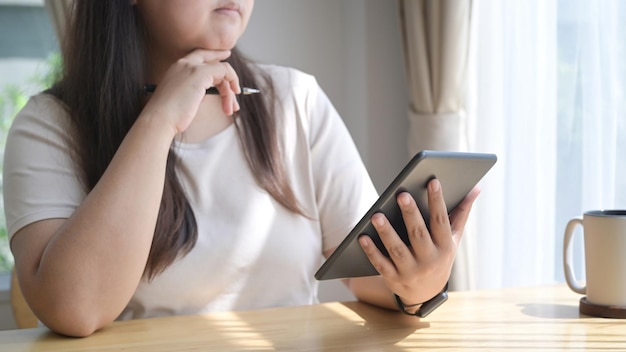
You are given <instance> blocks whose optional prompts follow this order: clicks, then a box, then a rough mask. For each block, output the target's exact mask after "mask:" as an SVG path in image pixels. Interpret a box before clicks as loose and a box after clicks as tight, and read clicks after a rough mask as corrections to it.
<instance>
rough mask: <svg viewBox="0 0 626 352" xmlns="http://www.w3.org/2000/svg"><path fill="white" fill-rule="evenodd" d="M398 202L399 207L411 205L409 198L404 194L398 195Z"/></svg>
mask: <svg viewBox="0 0 626 352" xmlns="http://www.w3.org/2000/svg"><path fill="white" fill-rule="evenodd" d="M398 201H399V202H400V205H409V204H411V198H409V194H408V193H406V192H404V193H400V196H399V197H398Z"/></svg>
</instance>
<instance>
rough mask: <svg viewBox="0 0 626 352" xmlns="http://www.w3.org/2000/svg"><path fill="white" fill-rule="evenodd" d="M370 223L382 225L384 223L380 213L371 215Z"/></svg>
mask: <svg viewBox="0 0 626 352" xmlns="http://www.w3.org/2000/svg"><path fill="white" fill-rule="evenodd" d="M372 223H373V224H374V225H376V226H382V225H383V224H384V223H385V220H384V219H383V215H382V214H380V213H378V214H374V215H372Z"/></svg>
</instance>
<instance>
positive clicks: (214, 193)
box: [4, 66, 377, 319]
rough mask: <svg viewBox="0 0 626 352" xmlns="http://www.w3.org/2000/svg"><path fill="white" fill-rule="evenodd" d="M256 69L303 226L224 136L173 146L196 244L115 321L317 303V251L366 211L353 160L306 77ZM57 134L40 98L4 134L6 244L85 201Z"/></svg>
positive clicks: (56, 110) (60, 128)
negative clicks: (272, 92) (271, 103)
mask: <svg viewBox="0 0 626 352" xmlns="http://www.w3.org/2000/svg"><path fill="white" fill-rule="evenodd" d="M262 69H263V70H266V72H268V73H269V74H270V75H271V77H272V78H273V81H274V85H275V87H276V93H277V97H278V103H277V104H278V109H277V110H276V111H277V114H279V116H278V119H279V121H280V126H281V130H280V131H279V133H278V138H280V139H281V141H282V143H283V145H284V149H285V150H284V157H285V158H286V165H287V172H288V174H289V180H290V182H291V185H292V187H293V190H294V192H295V195H296V197H297V199H298V201H299V202H300V204H301V205H302V206H303V208H304V210H305V212H306V213H307V214H308V215H310V216H311V219H309V218H306V217H303V216H300V215H296V214H293V213H291V212H289V211H288V210H286V209H285V208H283V207H282V206H281V205H280V204H279V203H278V202H276V201H275V200H274V199H273V198H272V197H271V196H270V195H269V194H268V193H267V192H266V191H265V190H264V189H262V188H260V187H259V186H258V184H257V183H256V182H255V179H254V176H253V174H252V172H251V170H250V168H249V167H248V164H247V162H246V159H245V156H244V154H243V152H242V149H241V145H240V142H239V139H238V137H237V133H236V130H235V126H234V125H231V126H229V127H228V128H226V129H225V130H224V131H222V132H220V133H219V134H217V135H215V136H214V137H211V138H210V139H208V140H206V141H204V142H202V143H199V144H185V143H175V144H174V145H173V148H175V150H176V152H177V154H178V155H179V157H180V162H179V168H178V170H177V171H178V175H179V178H180V180H181V183H182V185H183V187H184V189H185V191H186V194H187V196H188V199H189V201H190V204H191V207H192V208H193V211H194V214H195V217H196V220H197V224H198V241H197V244H196V246H195V247H194V248H193V249H192V250H191V252H190V253H189V254H188V255H186V256H185V257H183V258H180V259H178V260H177V261H176V262H174V263H173V264H172V265H171V266H169V267H168V268H167V269H166V270H165V271H164V272H163V273H162V274H160V275H158V276H157V277H156V278H154V279H153V280H152V281H150V282H148V281H146V280H143V281H142V282H141V283H140V285H139V287H138V288H137V291H136V293H135V295H134V296H133V297H132V299H131V301H130V302H129V304H128V306H127V308H126V309H125V310H124V312H123V313H122V314H121V316H120V319H132V318H145V317H154V316H163V315H173V314H193V313H203V312H211V311H226V310H244V309H257V308H264V307H274V306H288V305H303V304H312V303H316V302H317V282H316V280H315V278H314V277H313V275H314V273H315V271H316V270H317V269H318V267H319V266H320V264H321V262H322V260H323V259H322V252H323V251H325V250H328V249H331V248H334V247H336V246H337V245H338V244H339V243H340V242H341V240H342V239H343V238H344V237H345V236H346V235H347V234H348V232H349V230H350V229H351V228H352V227H353V226H354V225H355V224H356V222H357V221H358V220H359V219H360V218H361V217H362V216H363V214H365V212H366V211H367V209H368V208H369V207H370V206H371V204H373V202H374V201H375V199H376V197H377V194H376V191H375V189H374V186H373V185H372V182H371V180H370V178H369V176H368V174H367V171H366V169H365V167H364V165H363V162H362V160H361V158H360V156H359V154H358V151H357V149H356V147H355V145H354V143H353V141H352V139H351V137H350V135H349V133H348V131H347V129H346V127H345V125H344V123H343V121H342V120H341V118H340V116H339V115H338V114H337V112H336V110H335V109H334V107H333V106H332V104H331V102H330V101H329V99H328V98H327V96H326V95H325V94H324V93H323V91H322V90H321V88H320V87H319V85H318V84H317V82H316V80H315V78H314V77H312V76H310V75H307V74H304V73H302V72H299V71H297V70H294V69H289V68H284V67H279V66H262ZM68 124H69V122H68V119H67V113H66V111H65V110H64V108H63V105H62V104H61V103H60V102H59V101H58V100H56V99H55V98H54V97H52V96H50V95H45V94H41V95H37V96H34V97H32V98H31V99H30V101H29V102H28V104H27V105H26V107H25V108H24V109H23V110H22V111H21V112H20V114H19V115H18V117H17V118H16V120H15V122H14V124H13V126H12V127H11V130H10V133H9V137H8V141H7V147H6V152H5V160H4V202H5V213H6V219H7V227H8V229H9V236H13V235H14V234H15V232H16V231H18V230H19V229H20V228H22V227H23V226H25V225H28V224H30V223H33V222H35V221H39V220H43V219H50V218H68V217H69V216H70V215H71V214H72V213H73V212H74V211H75V209H76V208H77V207H78V206H79V205H80V203H81V202H82V200H83V199H84V198H85V193H84V190H83V187H82V186H81V182H80V180H79V176H78V175H79V173H77V172H76V169H75V166H74V163H73V162H72V160H71V155H70V153H69V150H70V149H69V146H68V142H67V138H68V135H67V133H68V132H67V131H68V130H69V128H68ZM129 235H132V234H129Z"/></svg>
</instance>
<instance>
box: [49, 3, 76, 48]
mask: <svg viewBox="0 0 626 352" xmlns="http://www.w3.org/2000/svg"><path fill="white" fill-rule="evenodd" d="M73 1H74V0H45V1H44V4H45V6H46V10H48V15H49V16H50V21H51V22H52V25H53V26H54V30H55V31H56V34H57V38H58V39H59V43H62V41H63V37H64V36H65V27H66V23H67V19H68V17H69V13H70V11H71V8H72V2H73Z"/></svg>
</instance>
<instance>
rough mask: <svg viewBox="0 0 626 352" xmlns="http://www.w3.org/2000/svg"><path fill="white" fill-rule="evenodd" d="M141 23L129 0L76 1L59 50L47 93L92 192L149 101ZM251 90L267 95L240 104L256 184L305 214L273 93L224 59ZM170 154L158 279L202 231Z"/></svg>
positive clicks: (157, 236) (154, 267)
mask: <svg viewBox="0 0 626 352" xmlns="http://www.w3.org/2000/svg"><path fill="white" fill-rule="evenodd" d="M140 22H141V20H140V18H139V16H138V14H137V12H136V9H135V6H131V5H130V2H129V1H128V0H115V1H113V0H107V1H75V5H74V7H73V9H72V13H71V16H70V23H69V26H68V30H67V31H66V36H65V38H64V41H63V45H62V53H63V67H64V69H63V76H62V78H61V80H60V81H59V82H58V83H57V84H56V85H55V86H54V87H53V88H52V89H51V90H50V93H51V94H53V95H55V96H57V97H58V98H59V99H60V100H61V101H63V102H64V103H65V104H66V105H67V107H68V110H69V117H70V120H71V122H72V125H73V128H74V130H73V134H72V136H73V140H72V146H73V148H72V150H73V153H74V154H75V161H76V167H77V169H78V170H79V172H80V175H81V177H82V180H83V182H84V185H85V188H86V190H87V191H90V190H91V189H93V188H94V186H95V185H96V183H97V182H98V180H99V179H100V177H101V176H102V174H103V173H104V171H105V170H106V168H107V167H108V165H109V163H110V162H111V159H112V158H113V156H114V154H115V153H116V151H117V149H118V148H119V146H120V144H121V142H122V140H123V139H124V137H125V136H126V134H127V133H128V131H129V129H130V128H131V126H132V125H133V123H134V122H135V120H136V118H137V116H138V115H139V113H140V112H141V110H142V108H143V104H144V91H143V86H144V84H146V83H147V82H146V81H145V79H146V78H145V77H146V60H145V56H144V49H145V47H144V39H143V28H142V25H141V23H140ZM227 61H228V62H229V63H230V64H231V66H232V67H233V68H234V69H235V71H236V72H237V74H238V76H239V79H240V83H241V84H242V86H246V87H260V86H262V87H263V94H262V95H258V94H257V95H251V96H246V97H245V98H242V99H240V106H241V110H240V112H239V116H236V118H239V120H240V123H236V124H235V125H236V126H237V131H238V133H239V137H240V138H239V139H240V141H241V143H242V146H243V149H244V151H245V154H246V158H247V160H248V164H249V166H250V168H251V170H252V172H253V173H254V175H255V177H256V179H257V182H258V183H259V184H260V186H261V187H263V188H264V189H265V190H266V191H267V192H268V193H269V194H270V195H271V196H272V197H274V198H275V199H276V200H277V201H278V202H279V203H280V204H281V205H283V206H284V207H285V208H287V209H289V210H290V211H293V212H295V213H298V214H302V215H304V213H303V211H302V209H301V207H300V205H299V203H298V201H297V199H296V197H295V195H294V193H293V190H292V189H291V186H290V183H289V180H288V178H287V175H286V173H285V166H284V161H283V160H282V158H281V146H280V144H279V141H278V136H277V133H276V130H277V128H276V124H277V123H278V121H276V117H275V114H274V111H273V109H274V104H273V98H274V89H273V85H272V82H271V79H270V77H269V76H267V75H263V74H260V72H258V70H254V68H253V65H252V63H251V62H250V61H249V60H247V59H246V58H244V57H243V55H242V54H241V53H240V52H239V51H238V50H236V49H235V50H233V52H232V55H231V57H230V58H229V59H228V60H227ZM176 163H177V156H176V154H175V152H174V150H173V148H172V149H170V152H169V155H168V158H167V167H166V173H165V185H164V190H163V196H162V199H161V205H160V208H159V215H158V220H157V223H156V229H155V233H154V238H153V240H152V247H151V249H150V254H149V257H148V262H147V265H146V269H145V272H144V275H145V276H146V277H147V278H148V279H152V278H154V276H156V275H157V274H159V273H161V272H162V271H163V270H165V268H167V266H169V265H170V264H172V263H173V262H174V261H175V260H176V259H177V258H178V257H180V256H184V255H186V254H187V253H189V251H190V250H191V249H192V248H193V247H194V245H195V243H196V240H197V236H198V231H197V224H196V220H195V217H194V214H193V211H192V209H191V206H190V204H189V201H188V200H187V197H186V195H185V193H184V191H183V188H182V187H181V184H180V182H179V180H178V178H177V176H176V172H175V165H176Z"/></svg>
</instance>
